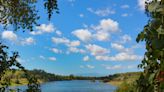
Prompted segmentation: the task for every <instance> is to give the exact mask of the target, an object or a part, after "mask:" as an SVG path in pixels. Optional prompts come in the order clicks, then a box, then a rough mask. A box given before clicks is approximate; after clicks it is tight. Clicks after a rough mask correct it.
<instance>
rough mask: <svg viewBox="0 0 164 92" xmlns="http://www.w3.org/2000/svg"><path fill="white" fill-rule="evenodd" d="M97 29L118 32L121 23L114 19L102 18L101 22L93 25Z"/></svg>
mask: <svg viewBox="0 0 164 92" xmlns="http://www.w3.org/2000/svg"><path fill="white" fill-rule="evenodd" d="M93 28H94V29H95V30H97V31H105V32H118V31H119V30H120V29H119V23H118V22H117V21H114V20H112V19H102V20H101V21H100V24H99V25H97V26H94V27H93Z"/></svg>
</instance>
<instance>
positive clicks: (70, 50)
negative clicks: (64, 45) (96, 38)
mask: <svg viewBox="0 0 164 92" xmlns="http://www.w3.org/2000/svg"><path fill="white" fill-rule="evenodd" d="M68 52H72V53H81V54H83V53H85V52H86V51H85V50H83V49H79V48H76V47H70V48H68Z"/></svg>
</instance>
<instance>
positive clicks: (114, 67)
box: [105, 65, 123, 70]
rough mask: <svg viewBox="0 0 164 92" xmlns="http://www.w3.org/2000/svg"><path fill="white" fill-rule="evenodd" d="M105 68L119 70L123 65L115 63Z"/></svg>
mask: <svg viewBox="0 0 164 92" xmlns="http://www.w3.org/2000/svg"><path fill="white" fill-rule="evenodd" d="M105 68H106V69H108V70H118V69H122V68H123V67H122V66H121V65H114V66H106V67H105Z"/></svg>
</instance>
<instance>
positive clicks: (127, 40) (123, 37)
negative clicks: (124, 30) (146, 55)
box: [121, 34, 132, 43]
mask: <svg viewBox="0 0 164 92" xmlns="http://www.w3.org/2000/svg"><path fill="white" fill-rule="evenodd" d="M121 39H122V43H127V42H129V41H131V40H132V38H131V36H129V35H127V34H125V35H123V36H122V37H121Z"/></svg>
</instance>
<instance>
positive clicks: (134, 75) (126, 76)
mask: <svg viewBox="0 0 164 92" xmlns="http://www.w3.org/2000/svg"><path fill="white" fill-rule="evenodd" d="M140 74H141V72H128V73H118V74H114V75H109V78H108V79H107V78H104V79H103V81H104V82H107V83H109V84H111V85H114V86H120V85H121V84H123V83H125V82H126V83H128V84H131V83H133V82H134V81H135V80H137V79H138V78H139V76H140Z"/></svg>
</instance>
